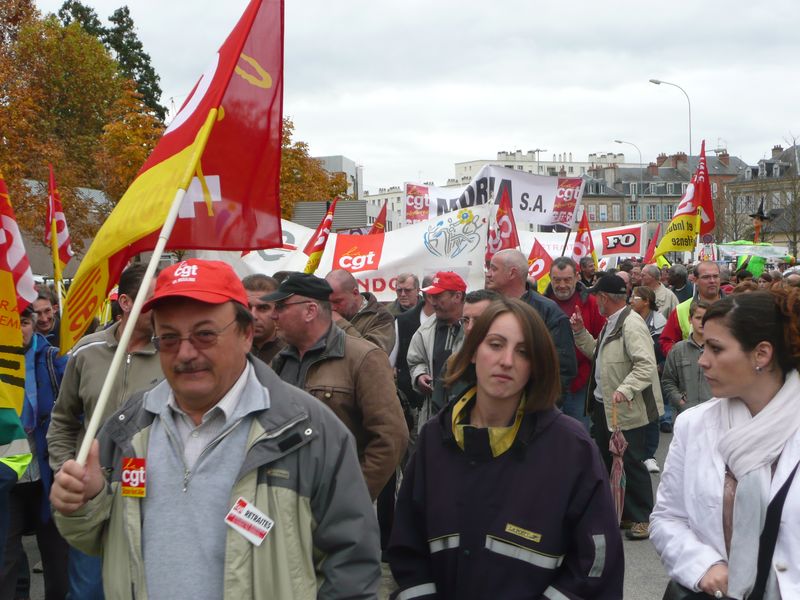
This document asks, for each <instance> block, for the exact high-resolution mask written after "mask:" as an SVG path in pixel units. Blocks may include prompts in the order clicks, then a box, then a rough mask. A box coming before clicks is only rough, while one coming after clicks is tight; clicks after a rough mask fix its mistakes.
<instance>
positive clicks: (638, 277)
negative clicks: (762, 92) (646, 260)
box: [631, 266, 642, 287]
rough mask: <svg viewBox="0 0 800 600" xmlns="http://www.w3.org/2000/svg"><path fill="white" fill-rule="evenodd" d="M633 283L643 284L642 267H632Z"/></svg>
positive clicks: (633, 284)
mask: <svg viewBox="0 0 800 600" xmlns="http://www.w3.org/2000/svg"><path fill="white" fill-rule="evenodd" d="M631 285H632V286H633V287H636V286H639V285H642V267H638V266H637V267H633V268H632V269H631Z"/></svg>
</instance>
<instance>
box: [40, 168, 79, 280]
mask: <svg viewBox="0 0 800 600" xmlns="http://www.w3.org/2000/svg"><path fill="white" fill-rule="evenodd" d="M49 167H50V182H49V185H48V192H49V193H48V201H47V222H46V223H45V226H44V243H45V244H47V245H48V246H50V247H52V246H53V239H52V238H53V236H52V233H53V221H55V224H56V240H55V243H56V245H57V248H58V260H59V261H60V262H61V265H60V267H61V268H60V270H61V271H63V270H64V267H66V266H67V263H68V262H69V261H70V259H71V258H72V257H73V255H74V254H75V253H74V252H73V251H72V246H71V245H70V240H69V228H68V227H67V218H66V217H65V216H64V209H63V207H62V206H61V194H59V193H58V186H56V176H55V173H54V172H53V165H49ZM53 254H55V252H54V253H53Z"/></svg>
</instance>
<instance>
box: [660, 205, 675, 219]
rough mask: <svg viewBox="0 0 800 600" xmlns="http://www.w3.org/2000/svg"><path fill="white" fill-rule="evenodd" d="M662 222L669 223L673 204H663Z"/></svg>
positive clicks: (673, 209)
mask: <svg viewBox="0 0 800 600" xmlns="http://www.w3.org/2000/svg"><path fill="white" fill-rule="evenodd" d="M663 212H664V214H663V217H664V220H665V221H669V220H670V219H672V213H673V212H675V205H674V204H665V205H664V211H663Z"/></svg>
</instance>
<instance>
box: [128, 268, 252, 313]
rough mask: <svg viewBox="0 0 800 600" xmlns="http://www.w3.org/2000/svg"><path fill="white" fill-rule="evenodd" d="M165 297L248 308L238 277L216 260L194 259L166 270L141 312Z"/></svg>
mask: <svg viewBox="0 0 800 600" xmlns="http://www.w3.org/2000/svg"><path fill="white" fill-rule="evenodd" d="M167 298H191V299H193V300H199V301H200V302H205V303H206V304H222V303H223V302H228V301H230V300H232V301H234V302H238V303H239V304H242V305H244V306H247V292H245V290H244V286H243V285H242V282H241V281H240V280H239V277H238V276H237V275H236V273H235V272H234V270H233V269H232V268H231V266H230V265H228V264H227V263H224V262H222V261H219V260H201V259H199V258H193V259H190V260H184V261H182V262H179V263H177V264H175V265H172V266H171V267H167V268H166V269H164V270H163V271H161V273H159V275H158V279H156V290H155V293H153V297H152V298H150V299H149V300H148V301H147V302H145V303H144V307H142V311H148V310H150V309H151V308H153V307H154V306H156V305H157V304H158V303H159V302H161V301H162V300H165V299H167Z"/></svg>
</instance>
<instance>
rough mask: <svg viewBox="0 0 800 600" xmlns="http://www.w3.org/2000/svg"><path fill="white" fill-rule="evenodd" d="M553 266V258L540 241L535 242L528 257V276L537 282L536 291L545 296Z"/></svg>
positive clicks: (535, 240)
mask: <svg viewBox="0 0 800 600" xmlns="http://www.w3.org/2000/svg"><path fill="white" fill-rule="evenodd" d="M552 265H553V258H552V257H551V256H550V253H549V252H548V251H547V250H545V249H544V246H542V245H541V244H540V243H539V240H537V239H535V238H534V240H533V248H531V253H530V254H529V255H528V276H529V277H533V278H534V279H535V280H536V289H537V290H539V293H540V294H544V292H545V290H546V289H547V286H548V285H549V284H550V267H551V266H552Z"/></svg>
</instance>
